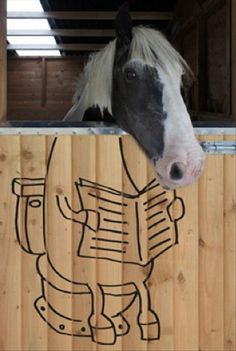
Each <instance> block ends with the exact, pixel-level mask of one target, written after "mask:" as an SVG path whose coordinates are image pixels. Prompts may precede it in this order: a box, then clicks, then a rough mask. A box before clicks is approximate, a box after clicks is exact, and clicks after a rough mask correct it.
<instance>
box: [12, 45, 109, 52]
mask: <svg viewBox="0 0 236 351" xmlns="http://www.w3.org/2000/svg"><path fill="white" fill-rule="evenodd" d="M104 46H105V44H8V45H7V50H65V51H96V50H100V49H102V48H103V47H104Z"/></svg>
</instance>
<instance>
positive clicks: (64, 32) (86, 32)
mask: <svg viewBox="0 0 236 351" xmlns="http://www.w3.org/2000/svg"><path fill="white" fill-rule="evenodd" d="M7 35H8V36H14V37H19V36H30V37H31V36H33V37H36V36H52V35H53V36H61V37H114V36H115V30H114V29H40V30H39V29H38V30H34V29H32V30H29V29H19V30H14V29H8V31H7Z"/></svg>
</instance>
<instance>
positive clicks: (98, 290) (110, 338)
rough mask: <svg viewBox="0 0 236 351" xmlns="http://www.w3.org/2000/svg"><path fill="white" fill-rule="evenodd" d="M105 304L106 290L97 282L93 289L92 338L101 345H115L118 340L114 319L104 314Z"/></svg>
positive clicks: (90, 321)
mask: <svg viewBox="0 0 236 351" xmlns="http://www.w3.org/2000/svg"><path fill="white" fill-rule="evenodd" d="M90 288H91V287H90ZM92 290H93V289H92ZM104 305H105V300H104V291H103V289H102V287H101V285H100V284H96V287H95V289H94V290H93V314H92V315H91V317H90V319H89V324H90V327H91V334H92V340H93V341H94V342H96V343H98V344H101V345H114V344H115V342H116V331H115V326H114V323H113V322H112V320H111V319H110V318H109V317H108V316H107V315H105V314H104Z"/></svg>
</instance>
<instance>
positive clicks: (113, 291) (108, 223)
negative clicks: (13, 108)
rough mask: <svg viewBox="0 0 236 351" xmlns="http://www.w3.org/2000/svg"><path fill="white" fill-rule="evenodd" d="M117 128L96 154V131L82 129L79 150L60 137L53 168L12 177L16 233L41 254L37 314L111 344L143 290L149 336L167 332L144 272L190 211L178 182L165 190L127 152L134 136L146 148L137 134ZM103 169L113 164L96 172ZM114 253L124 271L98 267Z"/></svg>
mask: <svg viewBox="0 0 236 351" xmlns="http://www.w3.org/2000/svg"><path fill="white" fill-rule="evenodd" d="M112 138H113V139H109V141H108V144H109V142H110V143H111V147H110V148H109V145H107V143H106V145H105V144H104V143H102V142H101V143H100V144H99V141H98V142H97V145H96V148H97V150H98V151H99V157H98V161H96V155H94V150H95V138H94V139H91V140H93V141H91V140H90V142H89V144H88V139H87V137H84V138H81V137H80V138H78V139H74V140H75V141H74V145H73V148H74V149H76V148H77V150H79V152H73V155H72V154H71V152H72V151H71V150H72V147H71V143H72V141H71V139H72V138H62V137H59V138H55V139H54V141H53V143H52V146H51V150H50V153H49V161H48V170H47V174H46V175H45V178H38V179H29V178H16V179H14V180H13V182H12V191H13V193H14V194H15V195H16V196H17V202H16V223H15V224H16V233H17V238H18V242H19V244H20V245H21V247H22V249H23V250H25V251H26V252H28V253H30V254H35V255H37V256H38V258H37V263H36V267H37V272H38V274H39V275H40V278H41V282H42V291H41V295H40V296H39V297H38V298H37V300H36V301H35V308H36V310H37V311H38V313H39V315H40V316H41V317H42V319H43V320H44V321H46V322H47V323H48V325H49V326H50V327H51V328H53V329H54V330H55V331H56V332H58V333H60V334H66V335H73V336H80V337H91V338H92V340H93V341H95V342H97V343H100V344H110V345H112V344H115V342H116V340H117V337H119V336H121V335H125V334H127V333H128V332H129V330H130V323H129V321H128V320H127V318H125V316H124V311H126V310H127V309H128V308H130V307H131V305H132V304H133V302H134V300H135V299H138V300H139V311H138V314H137V324H138V326H139V328H140V336H141V339H144V340H146V339H154V340H155V339H159V337H160V322H159V318H158V315H157V313H156V312H155V311H154V310H153V309H152V307H151V299H150V292H149V288H148V285H147V284H146V282H147V280H148V278H149V277H150V275H151V273H152V270H153V265H154V261H155V259H156V258H157V257H158V256H159V255H161V254H162V253H164V252H165V251H167V250H168V249H169V248H171V247H172V246H173V245H175V244H177V243H178V226H177V222H178V221H179V220H180V219H181V218H183V216H184V204H183V201H182V199H181V198H179V197H177V195H176V192H175V191H173V192H168V193H167V192H166V191H165V190H164V189H162V188H161V187H160V186H159V184H158V183H157V182H156V181H155V179H151V180H150V181H149V182H147V180H146V178H145V177H143V176H142V172H141V171H140V173H139V172H132V165H131V163H132V162H134V161H133V160H132V161H130V159H129V158H127V157H126V154H128V149H129V148H130V147H131V146H132V148H138V147H137V146H136V144H135V142H134V141H133V140H131V139H130V138H129V139H127V140H125V138H124V137H122V138H119V137H114V136H113V137H112ZM114 138H116V139H115V140H116V141H115V142H114ZM130 143H131V144H130ZM107 149H108V150H109V152H105V151H106V150H107ZM65 150H67V151H66V152H67V153H66V155H65ZM68 150H69V151H68ZM103 151H104V152H103ZM140 157H143V158H145V156H144V155H141V156H140ZM71 159H72V162H73V168H72V167H71ZM117 160H120V161H119V162H117ZM97 162H99V164H97ZM74 165H75V167H74ZM97 169H102V170H109V171H107V172H105V173H104V172H101V174H102V176H101V175H100V176H99V179H98V176H97V174H96V172H95V170H97ZM113 174H114V176H112V175H113ZM117 174H119V175H120V176H117ZM173 204H175V211H174V212H175V213H177V212H178V215H177V216H176V217H175V218H173V217H172V206H173ZM22 213H23V214H24V216H23V222H24V223H23V225H22V215H21V214H22ZM32 221H34V223H35V224H34V228H32V225H31V223H32ZM147 229H148V230H147ZM108 263H109V270H110V272H111V271H114V272H122V267H123V265H126V274H125V276H124V275H122V274H120V275H119V274H113V275H111V274H103V275H101V274H99V276H96V265H99V267H100V268H101V272H103V271H104V272H106V269H107V268H106V267H107V265H108ZM140 267H144V269H143V270H142V269H140ZM144 272H145V274H144ZM121 298H122V304H119V303H117V301H120V299H121ZM72 306H73V308H72ZM147 331H148V332H147Z"/></svg>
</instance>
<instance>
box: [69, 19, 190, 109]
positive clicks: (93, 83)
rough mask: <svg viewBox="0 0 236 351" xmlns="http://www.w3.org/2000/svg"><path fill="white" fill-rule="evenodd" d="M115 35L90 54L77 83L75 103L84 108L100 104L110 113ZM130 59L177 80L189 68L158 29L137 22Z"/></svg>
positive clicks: (188, 70)
mask: <svg viewBox="0 0 236 351" xmlns="http://www.w3.org/2000/svg"><path fill="white" fill-rule="evenodd" d="M115 50H116V39H115V40H113V41H111V42H110V43H109V44H108V45H107V46H106V47H105V48H104V49H102V50H101V51H99V52H98V53H95V54H92V55H91V57H90V59H89V62H88V63H87V65H86V66H85V68H84V72H83V73H82V75H81V76H80V79H79V81H78V84H77V90H76V93H75V95H74V103H76V102H77V103H78V100H79V105H80V107H81V108H82V110H83V111H85V110H86V109H87V108H88V107H91V106H99V107H100V109H101V111H103V109H105V108H106V109H108V111H109V113H110V114H112V113H111V94H112V76H113V65H114V57H115ZM129 57H130V59H131V60H132V59H140V60H141V61H143V62H144V63H145V64H148V65H150V66H153V67H157V68H158V69H162V70H164V71H165V72H166V73H167V74H168V75H170V76H171V77H172V78H173V79H175V80H177V81H179V82H180V81H181V76H182V75H183V74H184V73H186V72H191V70H190V69H189V68H188V65H187V63H186V62H185V61H184V59H183V58H182V57H181V56H180V54H179V53H178V52H177V51H176V50H175V49H174V48H173V47H172V45H171V44H170V43H169V42H168V41H167V39H166V38H165V37H164V36H163V35H162V34H161V33H160V32H159V31H157V30H154V29H151V28H147V27H143V26H139V27H134V28H133V38H132V42H131V46H130V53H129Z"/></svg>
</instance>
